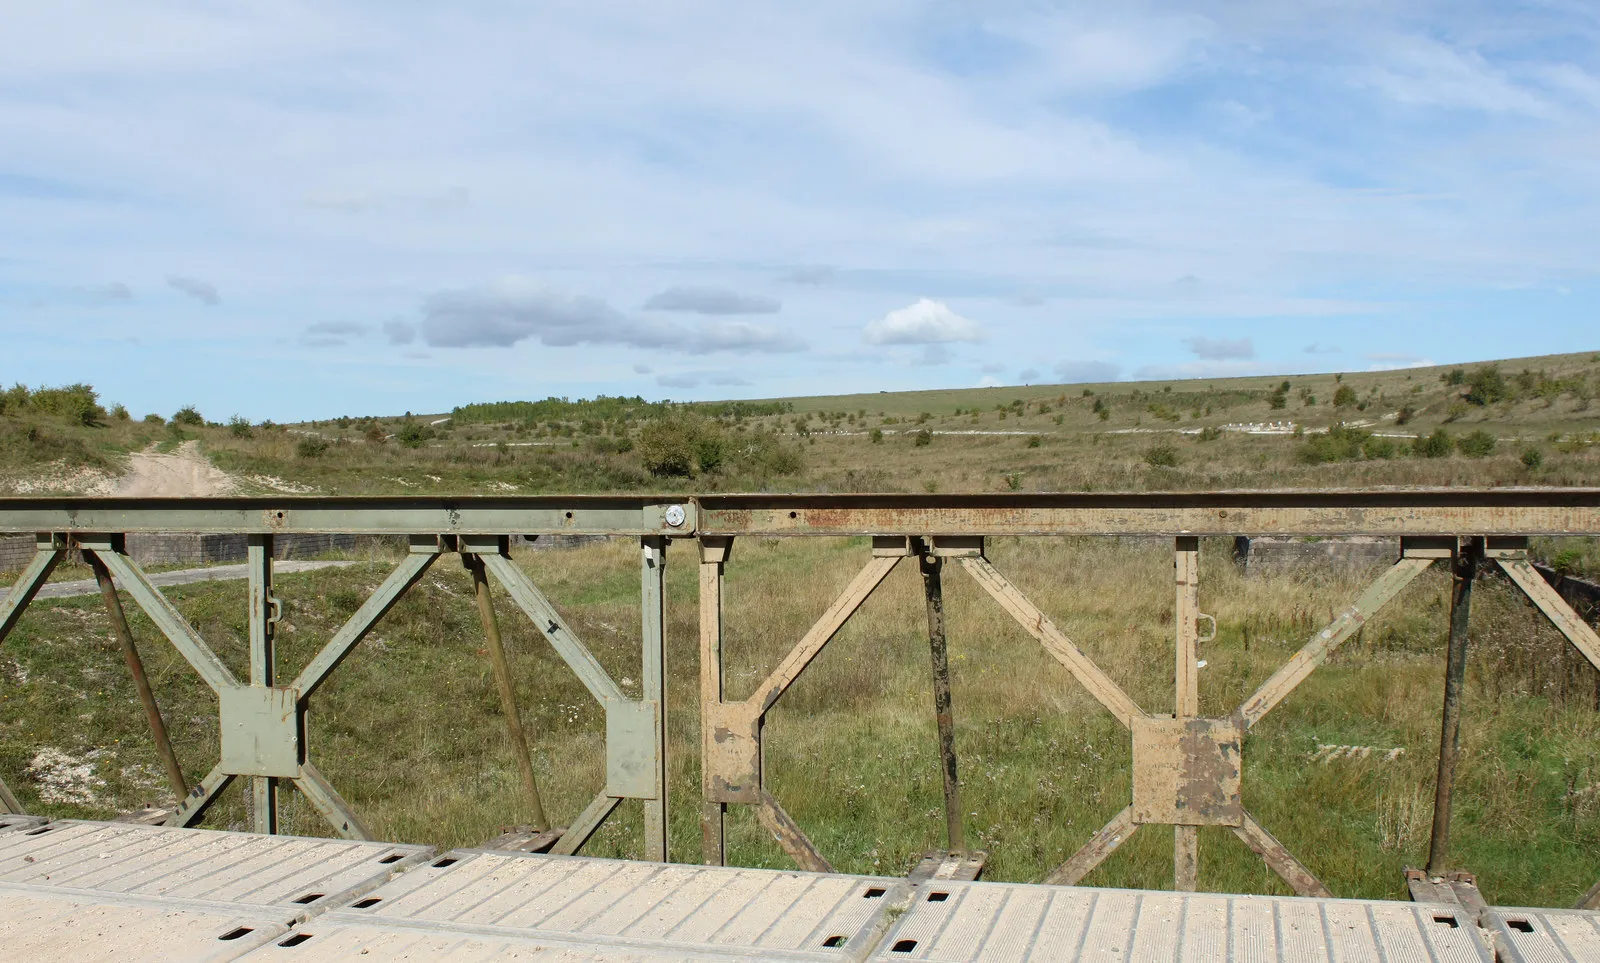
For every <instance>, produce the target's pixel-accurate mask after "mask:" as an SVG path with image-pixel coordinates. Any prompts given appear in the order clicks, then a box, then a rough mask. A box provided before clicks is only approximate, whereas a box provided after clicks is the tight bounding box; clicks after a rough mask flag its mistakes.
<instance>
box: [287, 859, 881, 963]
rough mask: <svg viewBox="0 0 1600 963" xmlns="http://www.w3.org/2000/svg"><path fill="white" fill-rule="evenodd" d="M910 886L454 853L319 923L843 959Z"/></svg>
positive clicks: (644, 954)
mask: <svg viewBox="0 0 1600 963" xmlns="http://www.w3.org/2000/svg"><path fill="white" fill-rule="evenodd" d="M906 889H907V887H906V884H905V883H904V882H903V881H896V880H886V879H876V878H873V877H866V876H832V875H816V874H811V873H797V872H777V871H773V870H755V869H731V868H729V869H725V868H722V867H707V866H687V865H682V864H667V865H662V864H659V863H645V862H629V861H623V860H610V859H588V858H583V857H577V858H562V857H558V856H539V855H533V854H522V853H518V854H508V853H492V852H483V851H475V850H455V851H452V852H450V853H446V854H445V855H444V856H443V857H441V858H439V859H437V860H434V862H433V864H432V865H427V866H422V867H419V868H417V869H414V870H412V871H410V872H408V873H406V874H404V875H403V876H400V877H399V878H397V879H395V880H393V881H392V882H390V883H388V884H386V885H384V886H382V887H380V888H378V889H376V890H374V891H372V892H371V893H370V894H369V896H368V899H376V900H377V902H374V903H371V904H369V905H368V906H367V907H365V908H362V909H357V908H354V907H351V908H346V909H340V910H336V911H333V912H330V913H328V914H327V915H325V916H323V917H321V918H319V919H318V920H316V921H315V923H316V924H318V925H320V926H328V927H339V926H342V925H345V924H365V925H368V926H373V927H378V926H381V927H384V928H385V929H388V930H390V931H392V932H394V931H398V932H414V933H419V934H421V933H426V934H432V935H435V936H444V935H458V938H462V939H466V940H467V941H468V942H469V945H470V944H472V943H478V942H479V941H482V940H484V938H486V937H488V938H492V939H503V940H517V941H521V940H529V939H531V940H536V941H540V942H541V943H543V944H545V945H548V946H549V947H550V952H551V955H553V956H556V957H557V958H562V959H565V958H567V957H561V956H559V951H561V950H571V951H572V952H574V953H581V954H582V955H575V956H573V957H571V958H573V959H630V960H631V959H639V958H643V959H655V958H667V959H672V958H675V957H673V956H671V955H666V954H674V953H681V954H685V955H686V956H688V957H690V958H694V959H728V958H735V959H829V960H839V959H849V958H850V957H851V955H859V954H860V953H862V952H863V951H864V950H865V949H867V947H864V946H862V944H863V943H864V942H866V941H867V940H869V939H871V938H872V937H873V936H875V935H876V934H875V932H874V930H875V925H876V924H878V923H879V922H880V921H881V920H882V919H883V918H884V917H885V916H886V915H887V914H888V913H889V910H890V907H891V906H894V905H895V902H896V897H898V896H902V894H903V893H904V892H905V890H906ZM901 905H903V903H902V904H901ZM305 930H306V931H307V932H311V933H315V932H316V927H314V926H308V927H305ZM880 932H881V930H880ZM314 942H315V940H314V939H313V940H311V941H308V942H307V943H306V946H307V947H308V948H309V947H310V946H311V945H312V943H314ZM852 951H854V953H852ZM657 954H662V955H663V956H661V957H658V956H657ZM285 958H289V959H293V958H296V957H293V956H290V955H288V954H285ZM308 958H316V957H308ZM334 958H338V957H334ZM468 958H476V957H473V956H470V955H469V957H468Z"/></svg>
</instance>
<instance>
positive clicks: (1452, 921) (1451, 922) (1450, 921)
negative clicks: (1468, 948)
mask: <svg viewBox="0 0 1600 963" xmlns="http://www.w3.org/2000/svg"><path fill="white" fill-rule="evenodd" d="M1433 921H1434V922H1435V923H1443V924H1444V925H1446V926H1448V927H1450V928H1451V929H1455V928H1456V927H1457V926H1460V925H1461V924H1460V923H1457V922H1456V918H1455V917H1454V916H1441V915H1440V914H1438V913H1435V914H1434V916H1433Z"/></svg>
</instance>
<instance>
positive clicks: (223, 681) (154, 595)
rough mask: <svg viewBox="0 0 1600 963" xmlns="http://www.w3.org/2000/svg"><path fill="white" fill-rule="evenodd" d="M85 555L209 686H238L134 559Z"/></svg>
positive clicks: (96, 551)
mask: <svg viewBox="0 0 1600 963" xmlns="http://www.w3.org/2000/svg"><path fill="white" fill-rule="evenodd" d="M84 551H85V552H86V553H89V552H92V553H93V554H94V556H95V557H96V558H99V559H100V560H101V561H102V562H104V563H105V565H106V568H108V569H110V570H111V573H112V574H113V575H115V576H116V578H117V582H118V583H119V584H120V587H121V588H122V589H123V590H124V591H126V592H127V593H128V594H129V595H131V596H133V600H134V601H135V602H137V603H138V604H139V608H141V609H143V610H144V613H145V614H146V615H148V616H150V621H152V622H154V623H155V624H156V627H157V628H159V629H160V630H161V634H162V635H165V636H166V637H167V639H168V640H169V641H171V642H172V645H173V647H174V648H176V649H177V650H178V653H179V654H180V655H182V656H183V657H184V659H185V660H187V661H188V663H189V664H190V665H192V666H194V670H195V671H196V672H198V673H199V674H200V678H202V679H204V680H205V683H206V685H209V686H210V687H211V688H212V689H213V690H214V691H218V692H220V691H222V690H223V689H226V688H230V687H234V686H237V685H238V684H239V683H238V681H237V680H236V679H234V677H233V673H232V672H230V671H228V667H227V666H226V665H224V664H223V663H222V660H221V659H219V658H217V654H216V653H215V652H213V651H211V647H210V646H208V645H206V641H205V639H202V638H201V637H200V633H198V632H196V631H195V630H194V626H192V625H190V624H189V620H188V619H186V618H184V617H183V613H182V612H179V611H178V610H177V608H176V607H174V606H173V604H172V603H171V602H169V601H167V597H166V596H164V595H162V594H161V593H160V592H159V591H157V589H156V587H155V586H154V585H152V584H150V580H149V579H148V578H147V577H146V576H145V574H144V571H143V570H142V569H140V568H139V566H137V565H135V564H134V562H133V559H131V558H129V557H128V556H126V555H124V554H122V553H121V552H116V551H106V550H104V549H98V548H97V549H90V548H88V547H87V546H86V547H85V548H84Z"/></svg>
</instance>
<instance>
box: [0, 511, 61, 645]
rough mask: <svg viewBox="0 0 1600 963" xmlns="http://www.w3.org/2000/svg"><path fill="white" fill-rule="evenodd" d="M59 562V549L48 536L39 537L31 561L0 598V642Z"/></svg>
mask: <svg viewBox="0 0 1600 963" xmlns="http://www.w3.org/2000/svg"><path fill="white" fill-rule="evenodd" d="M60 563H61V551H60V550H59V549H58V548H56V547H55V543H54V542H53V541H52V540H51V539H50V538H49V537H48V536H47V537H46V538H42V539H40V540H39V545H38V550H37V551H35V552H34V555H33V559H32V561H30V562H28V567H27V568H25V569H23V570H22V574H21V575H19V576H17V580H16V581H15V582H13V583H11V588H9V589H8V590H7V591H6V594H5V597H4V598H0V642H4V641H5V637H6V635H7V633H9V632H10V631H11V627H12V626H13V625H16V624H17V619H18V618H20V617H21V616H22V612H23V610H24V609H26V608H27V607H28V603H29V602H32V601H33V597H34V596H35V595H37V594H38V592H39V587H40V586H41V585H43V584H44V583H45V581H46V580H47V579H49V578H50V573H51V572H54V571H55V570H56V566H57V565H59V564H60Z"/></svg>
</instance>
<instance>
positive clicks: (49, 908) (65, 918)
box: [0, 884, 289, 963]
mask: <svg viewBox="0 0 1600 963" xmlns="http://www.w3.org/2000/svg"><path fill="white" fill-rule="evenodd" d="M0 906H3V909H0V956H3V958H4V959H7V960H29V959H38V960H48V961H57V960H60V961H67V960H70V961H74V963H77V961H80V960H84V961H97V960H104V961H106V963H112V961H115V963H140V961H144V960H149V961H151V963H159V961H167V960H185V961H188V960H218V961H220V960H233V959H237V958H238V957H239V956H240V955H241V954H242V953H247V952H249V951H250V950H251V949H253V948H255V947H257V946H262V945H266V944H270V943H272V942H273V941H276V940H279V939H281V938H282V937H283V935H284V934H285V933H287V932H288V929H289V928H288V927H287V926H286V925H284V923H283V922H281V921H277V920H272V919H268V918H265V917H264V916H263V914H261V913H260V912H259V911H257V910H256V909H254V908H223V909H217V908H209V907H197V906H189V905H185V904H182V903H176V902H173V901H170V900H166V901H163V900H150V899H141V898H138V897H126V896H123V897H116V896H109V895H107V894H104V893H95V894H75V893H66V892H53V891H50V890H47V889H42V888H39V887H33V886H11V885H7V884H0Z"/></svg>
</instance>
